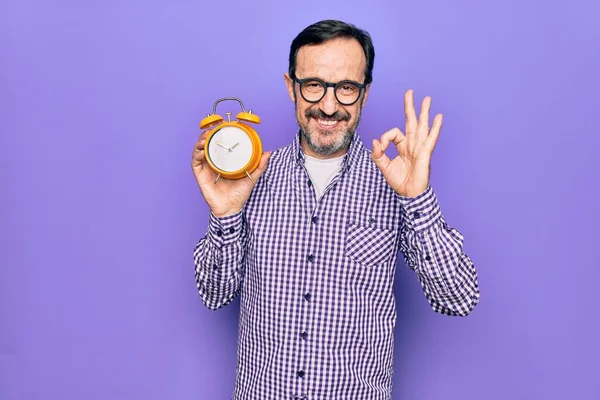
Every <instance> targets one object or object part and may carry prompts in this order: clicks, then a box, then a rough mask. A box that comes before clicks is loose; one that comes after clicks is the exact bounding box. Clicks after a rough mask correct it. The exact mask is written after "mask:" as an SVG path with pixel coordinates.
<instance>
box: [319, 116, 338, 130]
mask: <svg viewBox="0 0 600 400" xmlns="http://www.w3.org/2000/svg"><path fill="white" fill-rule="evenodd" d="M315 121H317V125H319V127H320V128H322V129H331V128H335V127H336V126H337V125H338V124H339V123H340V121H339V120H333V119H321V118H316V119H315Z"/></svg>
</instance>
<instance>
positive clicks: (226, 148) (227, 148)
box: [217, 142, 231, 151]
mask: <svg viewBox="0 0 600 400" xmlns="http://www.w3.org/2000/svg"><path fill="white" fill-rule="evenodd" d="M217 146H221V147H222V148H224V149H225V150H229V151H231V149H230V148H229V147H225V146H223V145H222V144H221V143H219V142H217Z"/></svg>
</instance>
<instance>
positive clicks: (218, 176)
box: [215, 174, 221, 183]
mask: <svg viewBox="0 0 600 400" xmlns="http://www.w3.org/2000/svg"><path fill="white" fill-rule="evenodd" d="M220 177H221V174H219V175H217V179H215V183H217V181H218V180H219V178H220Z"/></svg>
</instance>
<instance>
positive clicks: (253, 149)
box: [200, 97, 262, 183]
mask: <svg viewBox="0 0 600 400" xmlns="http://www.w3.org/2000/svg"><path fill="white" fill-rule="evenodd" d="M225 100H235V101H237V102H238V103H240V107H241V108H242V112H240V113H238V114H237V115H236V118H237V121H231V112H227V113H225V114H226V115H227V121H226V122H225V121H224V120H223V117H221V116H220V115H218V114H217V113H216V112H217V104H219V103H220V102H221V101H225ZM247 122H251V123H254V124H260V118H259V117H258V115H256V114H252V110H248V111H246V110H245V109H244V103H242V101H241V100H240V99H238V98H236V97H224V98H222V99H219V100H217V101H216V102H215V104H214V106H213V112H212V114H207V115H206V118H204V119H202V121H201V122H200V129H208V128H212V129H211V130H210V131H209V134H208V136H207V137H206V141H205V143H204V157H205V158H206V161H207V162H208V165H209V167H210V168H211V169H212V170H213V171H215V173H217V179H216V180H215V183H217V181H218V180H219V177H221V176H222V177H223V178H226V179H240V178H243V177H248V178H250V180H252V177H251V176H250V174H251V173H252V172H253V171H254V170H255V169H256V168H257V167H258V164H259V163H260V158H261V156H262V142H261V140H260V137H259V136H258V133H256V131H255V130H254V129H253V128H252V127H251V126H249V125H248V124H247Z"/></svg>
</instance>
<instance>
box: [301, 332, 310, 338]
mask: <svg viewBox="0 0 600 400" xmlns="http://www.w3.org/2000/svg"><path fill="white" fill-rule="evenodd" d="M300 337H301V338H302V339H306V338H307V337H308V333H306V332H302V333H301V334H300Z"/></svg>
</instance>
